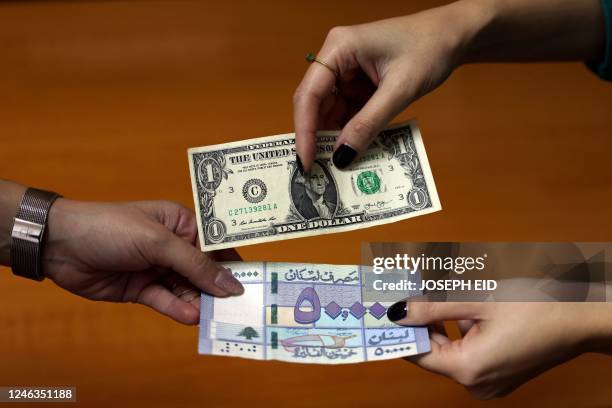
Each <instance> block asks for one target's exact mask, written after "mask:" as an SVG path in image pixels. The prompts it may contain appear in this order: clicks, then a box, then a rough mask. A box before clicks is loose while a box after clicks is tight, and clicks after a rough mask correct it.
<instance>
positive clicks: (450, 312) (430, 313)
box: [387, 300, 483, 326]
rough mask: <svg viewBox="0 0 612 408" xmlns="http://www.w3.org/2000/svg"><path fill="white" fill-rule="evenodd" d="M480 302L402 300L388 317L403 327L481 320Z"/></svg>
mask: <svg viewBox="0 0 612 408" xmlns="http://www.w3.org/2000/svg"><path fill="white" fill-rule="evenodd" d="M482 308H483V306H482V303H480V302H427V301H418V300H417V301H406V300H402V301H400V302H397V303H395V304H393V305H392V306H391V307H389V309H388V310H387V317H388V318H389V320H391V321H392V322H394V323H396V324H400V325H403V326H426V325H429V324H433V323H436V322H440V321H444V320H480V319H481V318H482Z"/></svg>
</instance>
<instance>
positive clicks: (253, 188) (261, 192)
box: [242, 178, 268, 204]
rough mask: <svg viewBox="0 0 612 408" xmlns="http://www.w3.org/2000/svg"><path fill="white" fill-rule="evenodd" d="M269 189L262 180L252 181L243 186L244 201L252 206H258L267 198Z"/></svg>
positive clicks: (254, 179)
mask: <svg viewBox="0 0 612 408" xmlns="http://www.w3.org/2000/svg"><path fill="white" fill-rule="evenodd" d="M267 194H268V187H266V183H264V182H263V181H261V180H260V179H256V178H253V179H250V180H248V181H247V182H246V183H244V186H242V195H243V196H244V199H245V200H247V201H248V202H249V203H251V204H256V203H258V202H260V201H262V200H263V199H264V198H266V195H267Z"/></svg>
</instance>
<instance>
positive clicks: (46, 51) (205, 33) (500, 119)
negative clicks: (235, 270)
mask: <svg viewBox="0 0 612 408" xmlns="http://www.w3.org/2000/svg"><path fill="white" fill-rule="evenodd" d="M441 3H442V2H440V1H437V2H436V1H425V0H421V1H411V2H408V1H392V0H378V1H376V2H371V1H365V0H338V1H333V2H329V1H322V0H314V1H308V2H306V1H299V2H298V1H295V2H289V1H281V0H274V1H231V2H184V1H165V2H148V1H135V2H128V1H115V2H104V1H98V2H47V1H44V2H2V3H0V49H2V61H1V63H0V176H1V177H3V178H9V179H14V180H17V181H20V182H22V183H24V184H28V185H33V186H38V187H42V188H47V189H52V190H56V191H59V192H62V193H63V194H64V195H65V196H67V197H71V198H75V199H83V200H110V201H120V200H136V199H157V198H159V199H170V200H175V201H178V202H181V203H184V204H186V205H188V206H190V207H193V203H192V200H191V190H190V182H189V174H188V167H187V155H186V149H187V147H190V146H200V145H206V144H213V143H221V142H229V141H233V140H240V139H244V138H250V137H257V136H264V135H271V134H276V133H284V132H288V131H291V130H292V106H291V96H292V93H293V90H294V88H295V87H296V86H297V84H298V83H299V81H300V79H301V76H302V75H303V73H304V71H305V69H306V63H305V62H304V59H303V58H304V55H305V53H306V52H307V51H316V50H318V48H319V46H320V45H321V44H322V42H323V40H324V38H325V35H326V33H327V31H328V30H329V29H330V28H331V27H333V26H334V25H345V24H354V23H359V22H364V21H369V20H373V19H379V18H384V17H390V16H394V15H400V14H406V13H410V12H414V11H417V10H420V9H423V8H426V7H430V6H434V5H436V4H441ZM611 108H612V86H611V85H610V84H608V83H604V82H602V81H600V80H598V79H597V78H596V77H595V76H593V75H592V74H590V73H589V72H588V71H587V70H586V68H585V67H584V66H583V65H582V64H578V63H576V64H533V65H501V64H500V65H478V66H468V67H463V68H461V69H459V70H458V71H457V72H456V73H455V74H454V75H453V76H452V77H451V78H450V80H449V81H448V82H447V83H446V84H445V85H443V86H442V87H441V88H440V89H438V90H436V91H435V92H433V93H432V94H430V95H428V96H426V97H425V98H423V99H422V100H421V101H419V102H417V103H415V104H414V105H413V106H411V107H410V108H409V109H408V110H407V111H406V112H405V113H404V114H402V116H401V117H400V119H407V118H409V117H417V118H418V120H419V123H420V126H421V129H422V133H423V135H424V141H425V145H426V147H427V152H428V155H429V159H430V163H431V167H432V170H433V173H434V177H435V179H436V183H437V186H438V191H439V194H440V199H441V201H442V205H443V208H444V210H443V211H441V212H439V213H436V214H433V215H428V216H424V217H420V218H416V219H412V220H408V221H405V222H400V223H396V224H393V225H387V226H383V227H378V228H372V229H368V230H364V231H355V232H349V233H345V234H342V235H327V236H323V237H320V238H309V239H299V240H290V241H285V242H277V243H272V244H265V245H257V246H252V247H245V248H241V249H240V253H241V255H242V256H243V257H244V258H245V259H265V260H269V261H305V262H327V263H358V262H359V260H360V253H359V250H360V245H359V244H360V243H361V242H363V241H407V240H414V241H429V240H432V241H453V240H458V241H466V240H478V241H487V240H490V241H493V240H502V241H512V240H525V241H548V240H550V241H612V211H611V210H610V207H611V204H610V203H611V202H612V183H611V182H610V180H612V164H611V163H610V151H611V150H612V138H611V136H612V135H611V133H612V115H611V114H610V112H611ZM0 294H1V297H2V300H1V305H2V308H0V384H1V385H74V386H76V387H77V389H78V391H77V393H78V400H79V402H80V404H81V405H83V406H91V407H108V406H113V405H117V404H119V403H121V405H128V404H129V406H133V407H137V406H138V407H140V406H141V407H149V406H207V407H215V406H242V405H249V406H266V407H275V406H298V407H307V406H308V407H310V406H321V407H323V406H330V407H336V408H339V407H359V406H364V407H365V406H386V407H393V406H398V407H406V406H421V405H423V406H424V405H426V404H427V406H432V407H434V406H453V407H467V406H470V407H471V406H481V405H482V406H485V405H486V406H499V407H511V406H517V405H518V406H524V407H527V406H539V405H544V406H596V407H598V406H610V404H612V389H611V388H610V386H609V385H610V384H609V380H610V378H612V364H611V360H610V358H605V357H603V356H595V355H588V356H582V357H580V358H578V359H576V360H574V361H572V362H570V363H568V364H565V365H564V366H562V367H559V368H557V369H554V370H552V371H550V372H548V373H546V374H545V375H543V376H541V377H540V378H538V379H536V380H534V381H532V382H531V383H529V384H527V385H526V386H524V387H522V388H521V389H519V390H518V391H517V392H515V393H514V394H513V395H512V396H510V397H508V398H506V399H503V400H499V401H496V402H494V403H489V404H485V403H477V402H474V401H473V400H472V399H471V398H470V397H469V396H468V394H467V393H466V392H465V391H464V390H463V389H462V388H461V387H460V386H458V385H456V384H454V383H453V382H452V381H450V380H447V379H444V378H442V377H438V376H435V375H433V374H430V373H427V372H425V371H422V370H420V369H418V368H416V367H414V366H412V365H410V364H408V363H406V362H404V361H390V362H381V363H373V364H367V365H355V366H342V367H317V366H302V365H289V364H283V363H275V362H263V363H259V362H253V361H243V360H238V359H225V358H217V357H201V356H198V355H197V354H196V341H197V328H195V327H182V326H179V325H177V324H175V323H173V322H171V321H170V320H168V319H166V318H163V317H161V316H157V315H156V314H154V313H153V312H151V311H150V310H148V309H146V308H144V307H141V306H137V305H119V304H108V303H95V302H90V301H86V300H83V299H80V298H78V297H76V296H73V295H71V294H68V293H66V292H64V291H62V290H60V289H58V288H56V287H55V286H54V285H53V284H52V283H51V282H44V283H42V284H38V283H33V282H28V281H25V280H22V279H16V278H13V276H12V275H11V273H10V271H9V270H8V269H6V268H4V269H1V270H0ZM374 395H376V396H377V399H376V401H373V399H372V397H373V396H374Z"/></svg>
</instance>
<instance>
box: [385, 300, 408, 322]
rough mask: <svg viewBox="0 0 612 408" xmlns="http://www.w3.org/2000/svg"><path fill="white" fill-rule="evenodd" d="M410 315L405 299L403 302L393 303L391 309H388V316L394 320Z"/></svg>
mask: <svg viewBox="0 0 612 408" xmlns="http://www.w3.org/2000/svg"><path fill="white" fill-rule="evenodd" d="M407 315H408V304H407V303H406V301H405V300H402V301H401V302H397V303H394V304H392V305H391V307H390V308H389V309H387V318H389V320H391V321H392V322H397V321H398V320H402V319H403V318H404V317H406V316H407Z"/></svg>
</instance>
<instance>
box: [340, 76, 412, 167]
mask: <svg viewBox="0 0 612 408" xmlns="http://www.w3.org/2000/svg"><path fill="white" fill-rule="evenodd" d="M392 82H393V81H392V80H390V79H389V78H386V80H385V81H383V82H381V83H380V86H379V88H378V90H376V92H374V94H373V95H372V97H371V98H370V99H369V100H368V102H367V103H366V104H365V105H364V106H363V108H361V110H360V111H359V112H357V114H356V115H355V116H353V118H352V119H351V120H350V121H349V122H348V123H347V124H346V126H344V129H342V133H341V134H340V136H339V137H338V140H337V142H336V150H335V151H334V155H333V156H332V161H333V162H334V165H335V166H336V167H337V168H339V169H344V168H346V167H348V166H349V165H350V164H351V163H352V162H353V161H354V160H355V158H356V157H358V156H359V155H361V154H362V153H364V152H365V151H366V150H367V149H368V147H369V146H370V144H371V143H372V141H373V140H374V139H375V138H376V136H378V134H379V133H380V132H381V131H382V130H383V129H384V128H385V126H387V124H388V123H389V122H390V121H391V120H392V119H393V118H394V117H395V116H396V115H397V114H398V113H399V112H401V111H402V110H403V109H404V108H405V107H406V106H407V105H408V101H409V100H410V96H409V95H411V94H407V93H406V92H403V91H401V90H400V89H401V88H400V87H397V86H393V85H391V83H392Z"/></svg>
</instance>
